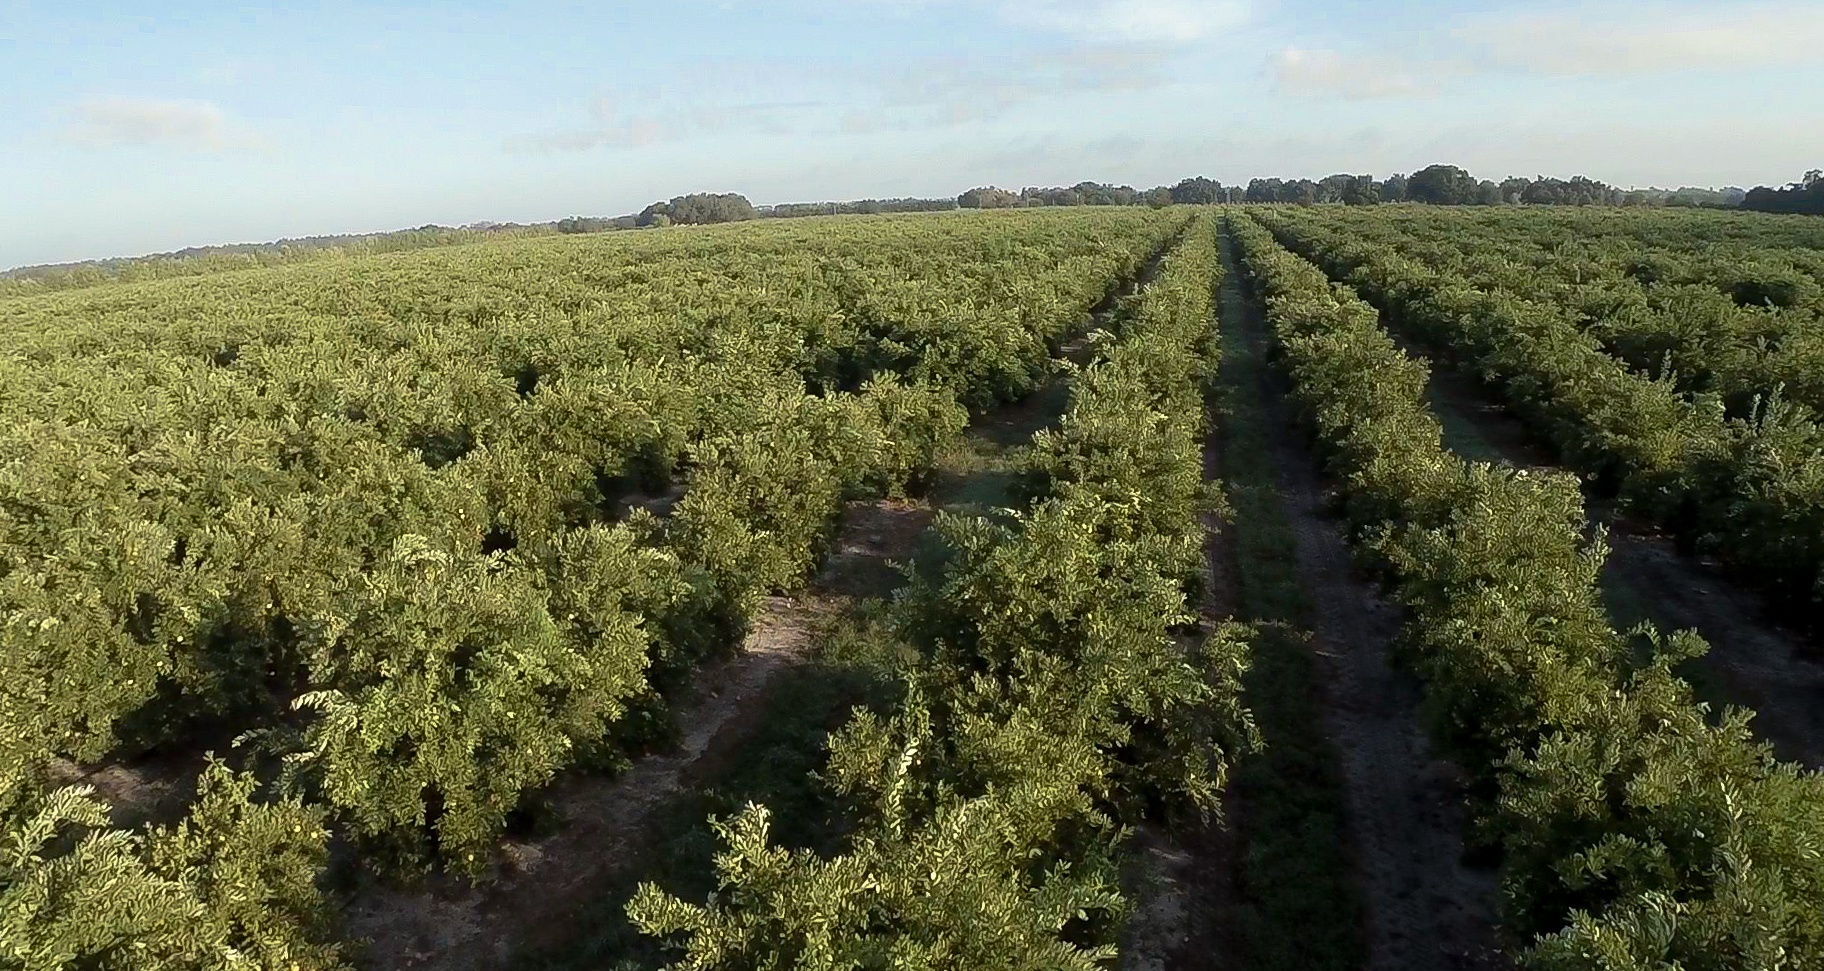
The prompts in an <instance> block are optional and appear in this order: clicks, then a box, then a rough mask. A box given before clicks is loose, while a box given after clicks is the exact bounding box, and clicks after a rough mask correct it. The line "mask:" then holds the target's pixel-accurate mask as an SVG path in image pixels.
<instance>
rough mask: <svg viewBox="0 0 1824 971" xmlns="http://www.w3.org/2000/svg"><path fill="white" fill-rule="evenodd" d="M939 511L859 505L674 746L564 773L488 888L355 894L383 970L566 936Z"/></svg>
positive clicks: (718, 675) (766, 617)
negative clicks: (781, 683) (617, 769)
mask: <svg viewBox="0 0 1824 971" xmlns="http://www.w3.org/2000/svg"><path fill="white" fill-rule="evenodd" d="M930 519H931V511H930V510H929V509H928V508H927V507H925V506H923V505H918V504H911V503H899V502H890V501H881V502H862V503H851V504H850V505H849V506H848V508H847V509H846V510H845V511H844V513H843V519H842V526H841V530H840V532H839V533H838V536H837V540H836V544H835V546H834V547H833V548H832V551H831V555H830V556H829V558H828V559H827V560H826V562H825V564H824V567H823V569H822V570H821V571H820V573H819V575H818V577H817V578H816V579H815V580H814V581H813V582H812V584H811V585H810V587H809V589H808V590H807V591H805V592H804V593H802V594H800V595H797V596H792V597H769V598H768V599H767V602H766V606H765V609H764V610H763V611H762V613H761V616H760V618H759V619H758V620H756V621H755V623H754V625H753V629H752V630H751V631H750V632H749V633H748V635H747V637H746V639H745V640H744V641H743V643H742V645H741V647H740V649H739V650H738V651H737V652H736V653H735V654H734V656H732V657H729V658H727V659H725V660H722V661H720V662H717V663H715V664H712V665H708V666H706V667H705V668H703V669H702V670H701V671H700V672H699V673H698V675H697V677H696V679H695V682H694V684H693V686H692V691H691V698H690V699H689V700H688V701H686V702H685V703H684V704H683V705H682V706H681V709H680V710H679V712H678V714H677V724H678V736H679V739H678V743H677V745H676V747H675V748H674V749H672V750H671V751H667V752H664V753H661V754H657V755H652V756H649V757H646V758H643V759H641V760H639V761H638V762H636V763H634V765H633V766H632V768H630V769H628V770H627V771H626V772H624V773H622V774H620V775H618V776H614V777H612V778H602V777H578V778H573V779H570V780H568V781H566V782H563V783H561V784H560V785H559V786H558V788H557V789H556V790H555V791H554V792H553V793H552V794H551V796H550V800H551V803H552V806H553V808H554V809H555V811H556V813H557V815H558V816H559V817H561V819H562V820H563V825H562V828H561V829H560V830H559V832H557V833H556V834H555V835H552V836H550V837H548V838H545V839H542V840H537V841H530V842H512V841H509V842H507V843H506V844H505V845H504V846H503V848H502V850H501V856H500V860H499V863H498V867H497V874H496V876H497V879H496V880H494V881H493V882H491V883H488V884H485V885H483V886H480V887H472V886H470V885H469V884H467V883H466V882H461V881H457V880H453V879H443V878H435V879H432V880H431V881H429V883H428V885H427V886H425V887H417V888H409V889H404V890H389V889H376V890H373V891H369V892H368V893H366V894H364V895H362V896H361V897H359V898H358V899H356V900H355V901H353V902H351V903H350V905H349V907H348V908H347V910H346V911H345V921H346V924H345V929H346V931H347V934H348V936H349V937H350V938H351V939H355V940H365V941H367V942H368V946H367V949H366V952H365V955H364V960H363V961H362V963H363V964H364V965H365V966H366V967H369V968H373V969H375V971H383V969H385V971H390V969H395V968H415V969H422V971H487V969H492V968H498V967H502V966H504V965H506V963H507V962H508V961H509V960H510V958H511V956H512V955H513V953H514V952H515V951H517V950H518V949H520V948H522V947H524V946H526V945H535V944H539V943H544V942H547V941H549V940H551V939H555V938H559V937H561V936H562V935H563V934H565V933H567V931H566V925H567V924H568V922H569V918H570V916H571V915H572V913H573V912H574V911H575V910H577V909H578V908H579V907H580V906H581V905H582V904H583V903H585V902H586V901H587V900H589V899H590V898H591V897H592V896H593V895H594V894H595V893H596V892H597V889H598V888H599V887H601V886H602V885H603V884H604V883H605V882H607V881H608V880H609V879H610V878H611V877H613V876H614V875H616V874H617V873H623V872H631V868H634V867H638V866H639V865H640V864H641V861H642V860H643V859H644V853H643V837H644V836H645V835H646V834H647V832H648V830H649V828H650V827H649V819H650V817H651V816H652V815H653V814H654V813H655V811H657V810H658V809H660V808H661V807H662V806H663V805H665V804H666V803H667V802H668V801H670V800H672V799H674V798H676V797H677V796H678V795H679V794H680V793H681V792H682V791H683V789H684V788H685V787H686V786H687V785H688V784H689V780H690V778H691V777H692V776H693V774H695V773H696V772H697V770H699V769H700V768H701V765H700V763H701V762H702V761H704V759H705V757H706V755H708V754H709V753H711V752H716V751H729V750H731V749H732V747H733V744H734V742H735V741H736V740H738V739H739V738H741V737H744V736H746V735H747V734H749V733H751V732H752V731H753V730H754V729H755V728H756V727H757V726H756V725H755V724H754V719H755V718H756V717H758V713H759V712H760V711H762V710H763V709H764V702H765V700H766V697H767V690H768V687H769V684H770V683H771V682H772V680H773V678H774V676H775V675H777V674H779V673H780V672H782V671H785V670H787V669H788V668H791V667H794V666H796V665H799V664H802V663H804V662H806V661H807V660H809V659H810V656H811V652H812V647H813V640H814V635H815V633H816V631H817V629H818V628H819V626H820V625H821V624H822V623H823V622H824V621H825V619H826V618H829V617H831V616H833V615H835V614H836V613H838V612H840V611H841V610H842V609H843V606H844V604H845V603H846V602H847V600H848V599H849V597H850V596H851V595H853V594H854V593H856V592H858V590H859V589H861V588H871V587H872V586H873V584H872V583H871V582H869V581H870V580H872V578H874V577H875V576H877V575H878V574H880V573H882V572H890V567H889V566H888V565H887V564H888V562H889V561H897V560H902V559H904V558H905V557H906V556H908V555H909V554H910V551H911V550H912V548H913V546H914V545H915V543H916V542H917V539H918V536H919V535H920V534H921V533H922V532H923V531H924V529H925V527H926V526H927V525H928V524H929V522H930Z"/></svg>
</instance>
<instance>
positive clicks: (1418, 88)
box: [1267, 47, 1443, 101]
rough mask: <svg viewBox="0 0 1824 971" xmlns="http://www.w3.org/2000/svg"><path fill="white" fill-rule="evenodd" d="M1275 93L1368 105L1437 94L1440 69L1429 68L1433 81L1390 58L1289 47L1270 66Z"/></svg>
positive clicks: (1437, 66) (1269, 61)
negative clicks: (1375, 101)
mask: <svg viewBox="0 0 1824 971" xmlns="http://www.w3.org/2000/svg"><path fill="white" fill-rule="evenodd" d="M1267 72H1268V74H1269V75H1270V76H1271V77H1272V79H1273V87H1274V90H1276V91H1278V92H1279V93H1281V94H1286V95H1291V96H1294V97H1301V98H1311V97H1331V98H1346V99H1349V100H1352V101H1368V100H1374V99H1380V98H1410V97H1415V96H1421V95H1428V94H1435V93H1436V92H1437V90H1438V85H1437V78H1436V77H1435V75H1437V74H1441V73H1443V72H1442V71H1441V70H1440V69H1439V65H1435V64H1434V65H1429V66H1427V73H1428V74H1431V75H1434V76H1433V77H1429V78H1427V77H1421V76H1417V75H1414V74H1413V73H1410V72H1409V71H1408V70H1406V69H1405V68H1404V67H1402V66H1401V64H1400V63H1399V62H1398V61H1396V60H1394V59H1393V58H1390V57H1384V56H1380V55H1363V54H1344V53H1342V52H1340V51H1332V50H1309V49H1306V48H1301V47H1287V48H1285V49H1283V50H1281V51H1279V52H1278V53H1276V54H1274V55H1273V56H1272V57H1271V58H1270V59H1269V60H1268V62H1267Z"/></svg>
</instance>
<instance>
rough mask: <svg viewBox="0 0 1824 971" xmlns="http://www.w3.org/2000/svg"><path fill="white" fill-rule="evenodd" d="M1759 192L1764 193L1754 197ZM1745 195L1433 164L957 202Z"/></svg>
mask: <svg viewBox="0 0 1824 971" xmlns="http://www.w3.org/2000/svg"><path fill="white" fill-rule="evenodd" d="M1757 191H1761V190H1757ZM1747 195H1748V193H1746V192H1744V191H1743V190H1741V189H1736V188H1728V189H1698V188H1682V189H1620V188H1616V187H1615V186H1612V185H1609V184H1607V183H1604V182H1598V181H1596V180H1595V179H1590V178H1587V177H1584V176H1581V175H1579V176H1575V177H1572V178H1569V179H1558V178H1552V177H1550V176H1543V175H1542V176H1538V177H1537V178H1531V179H1528V178H1521V177H1518V176H1510V177H1508V178H1506V179H1504V180H1502V181H1500V182H1495V181H1493V180H1490V179H1477V178H1476V177H1475V176H1473V175H1471V174H1469V172H1467V171H1465V170H1464V169H1461V168H1458V167H1457V166H1455V165H1431V166H1427V167H1425V168H1423V169H1420V170H1419V171H1417V172H1414V173H1412V174H1411V175H1405V174H1396V175H1391V176H1388V177H1387V178H1385V179H1377V178H1375V177H1374V176H1372V175H1350V174H1347V173H1341V174H1337V175H1332V176H1329V177H1327V178H1323V179H1254V180H1252V181H1250V182H1249V183H1248V184H1246V185H1224V184H1222V183H1220V182H1217V181H1214V180H1212V179H1206V178H1194V179H1185V180H1184V181H1182V182H1179V183H1178V184H1177V185H1173V186H1159V187H1157V188H1153V189H1146V190H1140V189H1135V188H1134V187H1132V186H1125V185H1103V184H1100V183H1096V182H1081V183H1078V184H1077V185H1074V186H1071V187H1070V188H1067V189H1065V188H1055V189H1038V188H1029V189H1024V190H1022V191H1020V192H1017V193H1016V192H1012V191H1010V190H1007V189H1000V188H996V187H993V186H985V187H983V188H979V189H970V190H969V191H968V192H965V193H963V194H962V195H961V196H958V197H957V202H958V204H959V205H961V206H963V207H964V208H968V209H1000V208H1013V207H1020V206H1085V205H1087V206H1128V205H1151V206H1167V205H1174V204H1179V205H1182V204H1199V203H1213V202H1229V203H1294V204H1300V205H1316V204H1318V203H1341V204H1344V205H1354V206H1365V205H1376V204H1379V203H1387V202H1422V203H1430V204H1433V205H1447V206H1496V205H1542V206H1693V207H1696V206H1708V207H1717V208H1724V207H1731V206H1737V205H1741V204H1742V202H1743V199H1744V198H1745V197H1747Z"/></svg>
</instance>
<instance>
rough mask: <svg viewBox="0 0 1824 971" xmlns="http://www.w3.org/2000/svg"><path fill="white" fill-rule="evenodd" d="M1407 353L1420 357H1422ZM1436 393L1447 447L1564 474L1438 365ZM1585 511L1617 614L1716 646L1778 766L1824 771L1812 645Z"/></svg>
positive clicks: (1641, 529)
mask: <svg viewBox="0 0 1824 971" xmlns="http://www.w3.org/2000/svg"><path fill="white" fill-rule="evenodd" d="M1408 353H1411V354H1413V355H1414V356H1415V357H1423V354H1422V352H1420V351H1418V350H1416V349H1409V350H1408ZM1431 389H1432V401H1433V406H1434V408H1436V409H1438V410H1439V412H1440V413H1441V414H1442V415H1443V417H1444V419H1445V425H1446V439H1447V441H1450V440H1452V439H1456V441H1455V442H1453V443H1452V447H1454V448H1457V449H1458V450H1459V451H1465V452H1466V453H1471V452H1477V451H1482V452H1488V453H1491V454H1489V455H1471V457H1475V458H1499V459H1501V460H1505V461H1507V462H1508V463H1510V464H1513V465H1517V466H1521V467H1523V468H1558V467H1560V466H1559V465H1558V463H1557V462H1555V461H1554V460H1553V458H1552V456H1551V454H1550V453H1549V452H1548V451H1547V450H1545V449H1544V448H1542V447H1541V446H1539V445H1538V444H1537V443H1535V442H1534V441H1533V440H1532V439H1531V437H1530V436H1529V435H1528V434H1527V431H1526V428H1525V426H1524V424H1523V423H1522V422H1520V420H1519V419H1517V418H1515V417H1514V416H1513V415H1512V414H1510V413H1509V412H1508V411H1507V410H1506V409H1504V408H1501V407H1500V406H1499V405H1497V404H1494V403H1493V401H1492V400H1491V396H1490V395H1489V394H1488V393H1487V392H1485V391H1483V389H1481V388H1480V387H1478V386H1477V384H1476V382H1475V381H1474V380H1473V379H1471V378H1470V377H1468V376H1466V375H1464V374H1463V373H1462V372H1461V371H1459V370H1457V369H1455V368H1452V367H1451V366H1449V365H1448V364H1447V363H1445V362H1441V361H1435V360H1434V361H1433V367H1432V376H1431ZM1471 437H1473V438H1474V439H1475V440H1474V441H1464V439H1466V438H1471ZM1588 505H1589V515H1590V517H1591V519H1592V520H1594V521H1596V522H1599V523H1602V524H1603V525H1605V526H1607V527H1608V528H1609V546H1610V550H1611V552H1610V555H1609V559H1608V562H1607V563H1606V564H1605V565H1604V567H1603V571H1604V576H1603V582H1604V586H1605V587H1607V588H1608V589H1610V590H1611V591H1617V592H1619V594H1620V595H1621V597H1622V598H1624V599H1625V600H1626V601H1628V602H1627V603H1624V604H1612V605H1611V606H1612V607H1614V608H1619V609H1618V610H1617V612H1618V613H1623V612H1626V611H1627V610H1628V609H1629V608H1634V607H1637V608H1638V609H1639V611H1640V612H1641V613H1643V614H1645V615H1646V619H1649V620H1651V621H1653V623H1654V625H1655V626H1657V627H1659V628H1660V629H1661V630H1663V631H1668V632H1669V631H1674V630H1685V629H1690V628H1695V629H1696V630H1697V632H1698V633H1699V634H1701V635H1703V637H1704V639H1705V640H1707V641H1709V642H1710V648H1711V649H1710V653H1709V654H1708V655H1706V656H1705V657H1703V658H1701V659H1699V660H1698V661H1697V662H1696V664H1697V666H1698V668H1699V670H1700V671H1701V672H1702V673H1703V675H1704V676H1705V677H1707V678H1708V679H1709V680H1710V681H1712V682H1714V686H1715V690H1714V692H1713V693H1715V694H1719V695H1721V696H1722V698H1723V699H1724V700H1726V701H1727V702H1729V703H1731V704H1736V705H1741V706H1743V707H1747V708H1751V709H1753V710H1754V711H1755V712H1756V716H1755V719H1754V728H1755V730H1756V731H1757V732H1758V733H1759V734H1760V735H1761V736H1762V737H1763V738H1765V739H1766V740H1767V741H1768V742H1769V743H1771V744H1772V745H1773V750H1774V752H1775V754H1777V755H1778V756H1779V757H1780V758H1782V759H1787V760H1791V761H1795V762H1798V763H1800V764H1801V765H1804V766H1807V767H1809V768H1819V767H1824V663H1820V662H1819V661H1818V660H1816V659H1815V658H1814V656H1813V655H1814V653H1815V652H1814V651H1813V650H1812V649H1811V648H1810V647H1809V646H1808V645H1807V643H1806V641H1805V639H1804V638H1803V637H1802V636H1800V635H1799V634H1797V633H1794V632H1792V631H1789V630H1786V629H1784V628H1782V627H1780V626H1779V625H1777V624H1775V623H1773V622H1772V621H1771V620H1769V619H1768V617H1767V611H1766V609H1765V607H1764V606H1763V605H1762V604H1761V603H1760V602H1759V601H1758V600H1757V599H1756V598H1755V597H1754V595H1753V594H1751V593H1749V592H1748V591H1745V590H1743V589H1742V588H1740V587H1739V586H1737V585H1735V584H1734V583H1731V582H1730V581H1729V580H1728V579H1727V578H1725V577H1723V576H1722V575H1721V573H1720V571H1719V570H1718V569H1717V568H1716V567H1715V566H1713V565H1710V564H1707V563H1705V562H1704V561H1702V560H1700V559H1698V558H1694V557H1690V556H1685V555H1683V554H1680V553H1679V552H1678V550H1677V548H1676V547H1675V546H1674V544H1673V543H1672V541H1671V540H1670V539H1669V538H1667V537H1666V536H1664V535H1663V534H1661V533H1659V532H1658V531H1656V530H1654V529H1652V528H1651V527H1648V526H1646V525H1645V524H1641V523H1638V522H1634V521H1632V520H1630V519H1629V518H1628V517H1625V516H1622V515H1620V514H1618V513H1617V512H1616V511H1615V510H1614V509H1613V508H1612V507H1611V506H1609V505H1608V504H1606V503H1602V502H1598V501H1593V500H1592V501H1590V502H1589V504H1588ZM1621 620H1622V622H1627V620H1628V619H1627V618H1621Z"/></svg>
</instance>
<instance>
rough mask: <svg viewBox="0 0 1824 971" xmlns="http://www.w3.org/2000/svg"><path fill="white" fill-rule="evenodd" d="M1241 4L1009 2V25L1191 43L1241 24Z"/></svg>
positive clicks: (1244, 15)
mask: <svg viewBox="0 0 1824 971" xmlns="http://www.w3.org/2000/svg"><path fill="white" fill-rule="evenodd" d="M1248 13H1249V9H1248V5H1247V4H1246V3H1244V2H1241V0H1008V2H1006V3H1004V4H1003V5H1002V7H1001V16H1002V18H1003V19H1005V20H1006V21H1008V22H1009V23H1012V24H1015V25H1019V26H1027V27H1037V28H1040V29H1043V30H1052V31H1057V32H1060V33H1065V34H1070V35H1073V36H1076V37H1079V38H1082V39H1084V40H1090V41H1097V42H1110V41H1114V42H1122V43H1175V44H1182V43H1189V42H1192V41H1199V40H1203V39H1205V38H1207V37H1210V36H1213V35H1215V34H1219V33H1222V32H1224V31H1227V30H1231V29H1233V28H1235V27H1239V26H1241V25H1242V24H1243V23H1245V22H1246V21H1247V19H1248Z"/></svg>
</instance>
